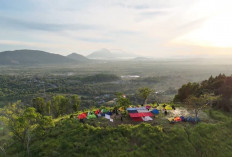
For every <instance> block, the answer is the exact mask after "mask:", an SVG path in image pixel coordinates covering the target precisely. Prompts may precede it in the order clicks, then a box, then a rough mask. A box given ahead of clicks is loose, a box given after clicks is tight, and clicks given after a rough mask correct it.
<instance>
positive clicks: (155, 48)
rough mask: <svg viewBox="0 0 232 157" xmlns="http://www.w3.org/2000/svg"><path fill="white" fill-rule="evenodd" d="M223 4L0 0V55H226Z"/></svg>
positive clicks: (228, 18) (231, 36)
mask: <svg viewBox="0 0 232 157" xmlns="http://www.w3.org/2000/svg"><path fill="white" fill-rule="evenodd" d="M231 4H232V2H231V1H229V0H222V1H216V0H211V1H209V0H205V1H200V0H194V1H193V0H191V1H184V0H176V1H165V2H164V1H161V0H158V1H150V0H149V1H135V0H133V1H132V0H127V1H122V0H117V1H116V0H112V1H106V0H100V1H92V0H90V1H82V0H66V1H63V0H56V1H55V0H50V1H46V0H40V1H35V0H31V1H30V0H23V1H16V0H13V1H8V0H1V1H0V13H1V15H0V34H1V36H0V51H6V50H17V49H33V50H42V51H47V52H52V53H56V54H61V55H65V56H66V55H68V54H70V53H73V52H76V53H79V54H82V55H85V56H86V55H88V54H90V53H92V52H94V51H96V50H99V49H102V48H106V49H109V50H111V51H112V50H116V51H123V52H126V53H131V54H136V55H137V56H149V57H158V58H172V57H174V58H175V57H186V58H191V57H200V58H215V57H216V58H218V57H219V58H220V57H232V55H231V52H232V51H231V50H232V30H231V28H232V11H231V9H230V6H231Z"/></svg>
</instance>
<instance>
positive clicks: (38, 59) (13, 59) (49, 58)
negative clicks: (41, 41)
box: [0, 50, 75, 65]
mask: <svg viewBox="0 0 232 157" xmlns="http://www.w3.org/2000/svg"><path fill="white" fill-rule="evenodd" d="M70 63H75V61H74V60H72V59H70V58H67V57H64V56H62V55H58V54H52V53H48V52H44V51H39V50H15V51H4V52H1V53H0V65H34V64H70Z"/></svg>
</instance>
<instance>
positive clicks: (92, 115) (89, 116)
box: [87, 114, 97, 119]
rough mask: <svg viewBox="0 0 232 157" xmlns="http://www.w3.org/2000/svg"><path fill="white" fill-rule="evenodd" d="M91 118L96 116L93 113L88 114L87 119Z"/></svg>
mask: <svg viewBox="0 0 232 157" xmlns="http://www.w3.org/2000/svg"><path fill="white" fill-rule="evenodd" d="M93 118H97V117H96V116H95V115H94V114H91V115H88V116H87V119H93Z"/></svg>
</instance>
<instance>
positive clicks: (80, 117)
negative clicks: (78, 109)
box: [78, 113, 86, 119]
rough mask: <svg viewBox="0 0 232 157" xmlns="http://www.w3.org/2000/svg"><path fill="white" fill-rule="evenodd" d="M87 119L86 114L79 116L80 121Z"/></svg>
mask: <svg viewBox="0 0 232 157" xmlns="http://www.w3.org/2000/svg"><path fill="white" fill-rule="evenodd" d="M85 118H86V114H84V113H82V114H80V115H79V116H78V119H85Z"/></svg>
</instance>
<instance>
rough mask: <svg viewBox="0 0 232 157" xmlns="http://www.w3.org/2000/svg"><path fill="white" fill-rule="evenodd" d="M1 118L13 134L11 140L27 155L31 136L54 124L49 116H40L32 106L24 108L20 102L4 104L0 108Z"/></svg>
mask: <svg viewBox="0 0 232 157" xmlns="http://www.w3.org/2000/svg"><path fill="white" fill-rule="evenodd" d="M1 118H2V120H3V121H4V122H5V123H6V125H7V127H8V129H9V131H10V132H11V134H12V135H13V140H14V141H15V142H16V143H19V144H20V145H21V146H22V147H23V149H25V150H26V151H27V154H28V156H29V154H30V143H31V140H32V137H33V136H34V135H36V134H37V133H41V132H42V131H44V130H46V129H47V128H49V127H52V126H54V122H53V121H52V118H51V117H47V116H42V115H41V114H40V113H38V112H36V109H35V108H33V107H28V108H26V109H24V108H22V106H21V103H20V102H17V103H14V104H12V105H8V106H5V107H4V108H3V109H2V110H1ZM45 121H46V122H45ZM38 130H39V131H38Z"/></svg>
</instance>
